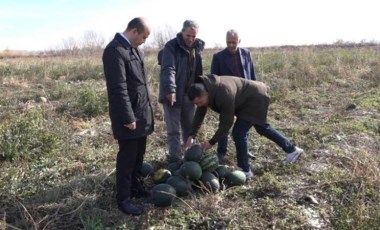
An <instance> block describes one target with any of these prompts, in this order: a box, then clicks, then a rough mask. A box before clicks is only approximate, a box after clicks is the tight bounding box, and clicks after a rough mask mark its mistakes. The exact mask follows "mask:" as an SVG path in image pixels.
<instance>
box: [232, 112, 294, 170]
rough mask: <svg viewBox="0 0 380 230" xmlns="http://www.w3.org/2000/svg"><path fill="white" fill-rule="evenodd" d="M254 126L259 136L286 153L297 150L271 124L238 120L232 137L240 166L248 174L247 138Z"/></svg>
mask: <svg viewBox="0 0 380 230" xmlns="http://www.w3.org/2000/svg"><path fill="white" fill-rule="evenodd" d="M252 126H253V127H255V129H256V132H257V133H258V134H260V135H261V136H264V137H266V138H268V139H269V140H271V141H273V142H274V143H276V144H277V145H278V146H279V147H281V148H282V149H283V150H284V151H285V152H286V153H291V152H293V151H294V150H295V146H294V145H293V144H292V143H290V141H289V140H288V139H287V138H286V137H285V136H284V135H282V134H281V133H280V132H279V131H277V130H276V129H275V128H273V127H272V126H271V125H270V124H269V123H266V124H265V125H264V126H261V125H256V124H253V123H251V122H248V121H245V120H242V119H239V118H238V119H236V122H235V124H234V127H233V129H232V137H233V139H234V142H235V147H236V157H237V163H238V166H239V167H240V168H242V169H243V170H244V171H246V172H247V171H248V170H249V164H248V138H247V137H248V131H249V130H250V128H251V127H252Z"/></svg>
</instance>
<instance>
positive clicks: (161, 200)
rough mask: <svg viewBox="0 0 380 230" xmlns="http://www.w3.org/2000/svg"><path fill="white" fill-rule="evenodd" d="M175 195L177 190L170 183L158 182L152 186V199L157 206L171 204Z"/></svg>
mask: <svg viewBox="0 0 380 230" xmlns="http://www.w3.org/2000/svg"><path fill="white" fill-rule="evenodd" d="M175 196H176V190H175V189H174V188H173V186H171V185H170V184H166V183H162V184H157V185H155V186H154V187H153V188H152V200H153V203H154V205H155V206H158V207H167V206H170V205H171V204H172V203H173V200H174V197H175Z"/></svg>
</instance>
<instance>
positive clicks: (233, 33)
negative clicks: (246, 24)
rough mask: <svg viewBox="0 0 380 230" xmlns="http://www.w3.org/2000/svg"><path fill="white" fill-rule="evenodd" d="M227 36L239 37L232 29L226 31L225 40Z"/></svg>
mask: <svg viewBox="0 0 380 230" xmlns="http://www.w3.org/2000/svg"><path fill="white" fill-rule="evenodd" d="M228 36H237V37H240V36H239V32H237V31H236V30H234V29H231V30H228V31H227V33H226V38H228Z"/></svg>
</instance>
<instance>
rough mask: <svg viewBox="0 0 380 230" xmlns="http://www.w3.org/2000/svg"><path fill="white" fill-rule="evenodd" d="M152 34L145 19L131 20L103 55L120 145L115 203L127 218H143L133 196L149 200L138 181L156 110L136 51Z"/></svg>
mask: <svg viewBox="0 0 380 230" xmlns="http://www.w3.org/2000/svg"><path fill="white" fill-rule="evenodd" d="M149 34H150V28H149V27H148V25H147V24H146V21H145V19H143V18H134V19H132V20H131V21H130V22H129V23H128V26H127V29H126V30H125V31H124V32H122V33H117V34H116V35H115V37H114V39H113V40H112V41H111V42H110V43H109V44H108V45H107V47H106V48H105V50H104V53H103V67H104V75H105V79H106V84H107V92H108V102H109V115H110V119H111V124H112V131H113V135H114V137H115V139H116V140H117V141H118V144H119V152H118V154H117V158H116V199H117V204H118V207H119V209H120V210H121V211H122V212H124V213H125V214H131V215H140V214H142V210H141V209H139V208H138V207H136V206H135V205H134V204H132V203H131V199H130V198H131V197H133V196H149V192H148V191H146V190H145V188H144V186H143V184H142V182H141V181H139V180H138V175H139V170H140V168H141V166H142V163H143V159H144V154H145V150H146V143H147V136H148V135H149V134H151V133H152V132H153V128H154V127H153V126H154V124H153V109H152V105H151V101H150V98H149V90H148V79H147V77H146V70H145V67H144V61H143V60H144V57H143V53H142V52H141V51H140V50H139V49H138V48H137V47H138V46H139V45H141V44H143V43H144V42H145V40H146V39H147V38H148V36H149Z"/></svg>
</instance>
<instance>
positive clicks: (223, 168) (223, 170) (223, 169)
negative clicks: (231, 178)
mask: <svg viewBox="0 0 380 230" xmlns="http://www.w3.org/2000/svg"><path fill="white" fill-rule="evenodd" d="M215 172H216V175H217V176H218V177H219V179H223V178H225V177H226V175H227V174H228V173H230V172H231V171H230V169H229V168H228V167H227V165H219V166H218V167H217V168H216V169H215Z"/></svg>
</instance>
